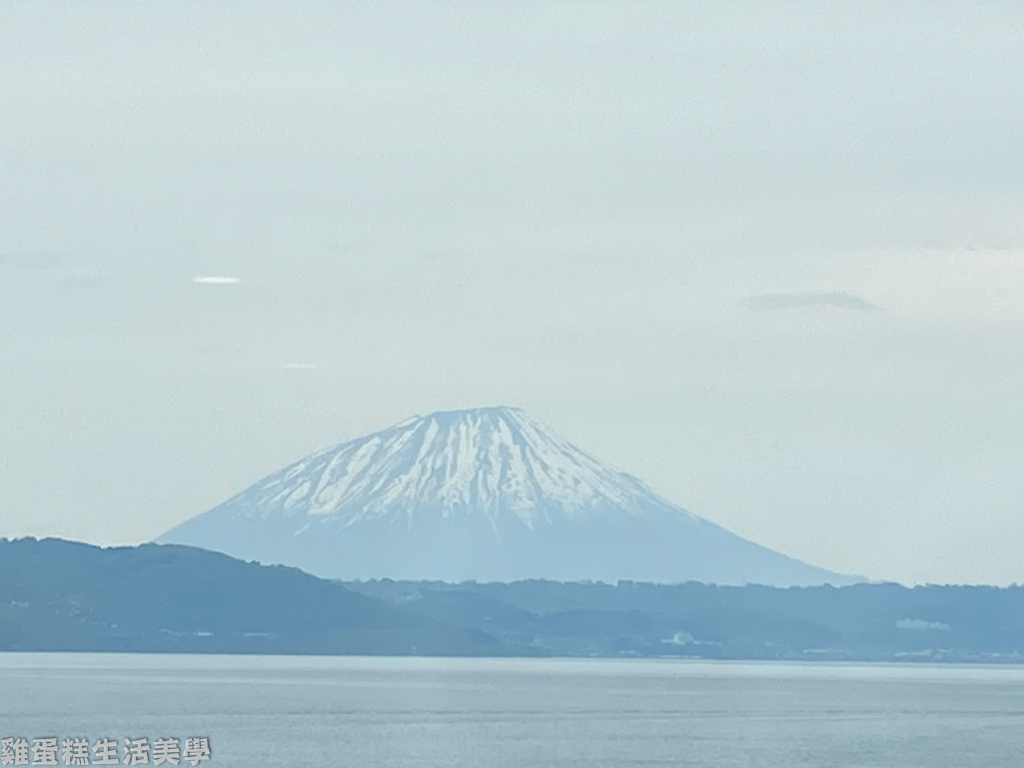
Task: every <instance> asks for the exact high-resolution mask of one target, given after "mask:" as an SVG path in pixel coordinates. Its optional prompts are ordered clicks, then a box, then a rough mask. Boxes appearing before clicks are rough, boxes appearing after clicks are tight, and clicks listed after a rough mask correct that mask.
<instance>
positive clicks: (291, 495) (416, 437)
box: [223, 406, 695, 528]
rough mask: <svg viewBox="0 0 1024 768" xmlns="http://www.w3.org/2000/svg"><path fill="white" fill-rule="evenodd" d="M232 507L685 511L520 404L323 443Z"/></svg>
mask: <svg viewBox="0 0 1024 768" xmlns="http://www.w3.org/2000/svg"><path fill="white" fill-rule="evenodd" d="M223 506H225V507H231V508H233V509H234V510H235V514H236V515H240V516H243V517H258V518H266V517H268V516H275V515H284V516H292V515H297V514H299V515H310V516H316V517H330V518H333V519H334V521H335V522H336V523H338V524H339V525H342V526H348V525H352V524H354V523H356V522H358V521H360V520H364V519H372V518H381V517H388V518H396V517H400V516H410V517H411V516H413V515H415V514H427V513H436V514H440V515H442V516H447V515H449V514H454V513H456V512H460V513H466V512H470V513H479V514H483V515H485V516H487V517H488V518H489V519H492V520H494V519H495V518H497V517H498V516H500V515H503V514H512V515H515V516H516V517H517V518H518V519H519V520H520V521H521V522H522V523H523V524H525V525H526V526H527V527H528V528H532V527H533V526H534V525H536V524H538V523H539V522H541V521H546V522H549V523H550V522H552V517H553V516H557V517H564V518H568V519H575V518H579V517H581V516H585V515H588V514H595V513H597V512H598V510H609V509H615V510H618V511H621V512H624V513H625V514H627V515H634V516H638V517H639V516H644V515H651V514H659V513H660V514H676V515H682V516H684V517H688V518H692V519H695V518H694V517H693V516H692V515H690V513H688V512H685V511H683V510H681V509H679V508H678V507H675V506H674V505H672V504H670V503H669V502H667V501H665V500H664V499H662V498H660V497H659V496H657V494H655V493H654V492H653V491H652V490H651V489H650V488H648V487H647V486H646V485H645V484H644V483H642V482H641V481H640V480H638V479H637V478H635V477H633V476H632V475H629V474H626V473H624V472H620V471H618V470H616V469H613V468H611V467H609V466H607V465H605V464H603V463H602V462H600V461H598V460H597V459H595V458H594V457H593V456H591V455H589V454H588V453H586V452H584V451H582V450H580V449H579V448H577V447H576V446H574V445H572V444H571V443H569V442H567V441H565V440H563V439H562V438H560V437H558V436H557V435H555V434H553V433H552V432H550V431H548V430H546V429H544V428H543V427H541V426H540V425H539V424H538V423H537V422H536V421H534V420H533V419H531V418H530V417H529V416H527V415H526V413H524V412H523V411H522V410H520V409H518V408H509V407H504V406H501V407H494V408H478V409H473V410H466V411H448V412H438V413H432V414H430V415H428V416H424V417H415V418H412V419H409V420H407V421H405V422H402V423H401V424H398V425H396V426H394V427H390V428H388V429H384V430H381V431H380V432H375V433H373V434H371V435H367V436H366V437H362V438H359V439H356V440H351V441H349V442H345V443H341V444H340V445H336V446H333V447H331V448H327V449H326V450H323V451H320V452H318V453H316V454H313V455H312V456H310V457H308V458H306V459H303V460H301V461H298V462H296V463H294V464H292V465H290V466H288V467H285V468H284V469H282V470H281V471H280V472H277V473H275V474H273V475H271V476H269V477H267V478H265V479H264V480H262V481H260V482H259V483H257V484H256V485H254V486H253V487H251V488H249V489H247V490H246V491H243V492H242V493H241V494H239V495H238V496H235V497H234V498H232V499H229V500H228V501H227V502H225V503H224V505H223Z"/></svg>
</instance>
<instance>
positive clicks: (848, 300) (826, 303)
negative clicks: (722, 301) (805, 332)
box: [743, 291, 881, 312]
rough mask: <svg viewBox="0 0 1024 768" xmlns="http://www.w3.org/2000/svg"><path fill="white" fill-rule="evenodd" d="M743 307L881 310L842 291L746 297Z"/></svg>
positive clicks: (855, 310) (761, 308)
mask: <svg viewBox="0 0 1024 768" xmlns="http://www.w3.org/2000/svg"><path fill="white" fill-rule="evenodd" d="M743 305H744V306H746V307H747V308H748V309H753V310H781V309H822V308H823V309H845V310H852V311H854V312H875V311H878V310H879V309H881V307H879V306H878V305H876V304H872V303H871V302H870V301H867V300H866V299H862V298H860V297H859V296H854V295H853V294H850V293H843V292H842V291H829V292H825V293H761V294H757V295H756V296H748V297H747V298H746V299H744V300H743Z"/></svg>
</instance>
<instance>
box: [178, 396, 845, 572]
mask: <svg viewBox="0 0 1024 768" xmlns="http://www.w3.org/2000/svg"><path fill="white" fill-rule="evenodd" d="M158 541H159V542H161V543H180V544H190V545H193V546H199V547H204V548H206V549H213V550H218V551H221V552H226V553H228V554H231V555H235V556H236V557H243V558H246V559H255V560H259V561H261V562H264V563H283V564H286V565H293V566H297V567H299V568H302V569H304V570H307V571H309V572H310V573H314V574H317V575H319V576H325V577H329V578H342V579H368V578H392V579H440V580H443V581H462V580H466V579H475V580H479V581H515V580H519V579H554V580H557V581H575V580H580V579H591V580H597V581H611V582H614V581H617V580H619V579H632V580H635V581H660V582H678V581H687V580H694V581H706V582H712V583H718V584H743V583H747V582H754V583H762V584H780V585H790V584H814V583H818V584H820V583H822V582H825V581H832V582H833V583H844V582H845V581H849V580H850V579H848V578H846V577H841V576H838V575H837V574H832V573H829V572H828V571H823V570H821V569H818V568H814V567H813V566H809V565H807V564H806V563H801V562H799V561H797V560H793V559H791V558H788V557H786V556H784V555H781V554H779V553H778V552H773V551H772V550H769V549H766V548H765V547H762V546H759V545H757V544H754V543H753V542H751V541H747V540H746V539H742V538H740V537H739V536H736V535H735V534H732V533H729V532H728V531H726V530H724V529H723V528H720V527H719V526H717V525H714V524H713V523H711V522H709V521H707V520H704V519H703V518H700V517H697V516H696V515H693V514H690V513H689V512H686V511H685V510H683V509H681V508H680V507H678V506H676V505H674V504H672V503H670V502H668V501H666V500H665V499H663V498H661V497H660V496H658V495H657V494H656V493H654V491H652V490H651V489H650V488H648V487H647V486H646V485H644V484H643V483H642V482H641V481H639V480H637V479H636V478H635V477H633V476H632V475H629V474H626V473H625V472H620V471H619V470H617V469H614V468H612V467H609V466H608V465H606V464H603V463H602V462H600V461H598V460H597V459H596V458H594V457H593V456H591V455H590V454H588V453H586V452H585V451H583V450H581V449H579V448H577V447H576V446H574V445H572V444H571V443H569V442H567V441H565V440H563V439H562V438H560V437H558V436H557V435H555V434H553V433H552V432H550V431H548V430H547V429H545V428H544V427H542V426H541V425H540V424H538V423H537V422H536V421H534V420H533V419H531V418H530V417H529V416H528V415H527V414H526V413H524V412H523V411H521V410H519V409H518V408H509V407H506V406H500V407H494V408H475V409H472V410H464V411H441V412H438V413H431V414H428V415H426V416H416V417H414V418H411V419H408V420H406V421H403V422H402V423H400V424H396V425H395V426H393V427H389V428H387V429H382V430H380V431H379V432H374V433H373V434H371V435H367V436H365V437H360V438H357V439H355V440H349V441H347V442H344V443H340V444H338V445H335V446H332V447H330V448H327V449H326V450H323V451H319V452H317V453H315V454H313V455H312V456H309V457H308V458H305V459H302V460H301V461H297V462H295V463H294V464H292V465H290V466H288V467H285V468H284V469H282V470H281V471H279V472H276V473H274V474H273V475H270V476H269V477H266V478H264V479H263V480H260V481H259V482H257V483H256V484H255V485H253V486H252V487H250V488H248V489H247V490H245V491H242V492H241V493H239V494H238V495H236V496H234V497H232V498H230V499H228V500H227V501H225V502H224V503H223V504H220V505H218V506H216V507H214V508H213V509H211V510H209V511H208V512H205V513H203V514H201V515H197V516H195V517H193V518H191V519H189V520H186V521H185V522H184V523H182V524H181V525H179V526H177V527H175V528H173V529H171V530H170V531H168V532H167V533H165V534H164V535H163V536H161V537H160V538H159V539H158Z"/></svg>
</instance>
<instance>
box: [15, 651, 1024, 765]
mask: <svg viewBox="0 0 1024 768" xmlns="http://www.w3.org/2000/svg"><path fill="white" fill-rule="evenodd" d="M0 690H2V691H3V696H2V697H0V730H3V731H4V733H3V734H2V735H3V736H4V737H6V736H11V735H17V736H24V737H26V738H28V739H30V740H31V739H32V738H33V737H44V736H53V735H58V736H59V737H60V738H64V737H67V736H82V735H88V736H89V737H90V739H91V740H95V739H97V738H99V737H101V736H107V737H110V738H115V739H118V740H119V741H120V742H122V743H123V741H124V739H125V738H126V737H132V738H135V737H140V736H148V737H149V739H150V741H152V740H153V739H155V738H158V737H164V736H177V737H180V738H185V737H187V736H208V737H209V738H210V744H211V747H212V753H213V758H212V760H211V761H210V762H209V763H201V765H209V766H211V768H212V767H213V766H217V767H218V768H240V767H241V766H273V765H282V766H294V767H295V768H305V767H306V766H323V765H331V766H353V768H355V767H356V766H358V767H359V768H377V767H378V766H381V767H388V768H390V767H392V766H394V767H396V768H397V767H398V766H422V767H423V768H434V767H435V766H446V767H448V766H474V767H475V768H513V767H515V768H520V767H525V766H557V767H558V768H569V767H572V768H576V767H579V768H582V767H583V766H588V767H593V766H606V767H607V768H620V767H621V766H693V767H694V768H697V767H698V766H700V767H704V766H709V765H714V766H716V767H718V768H732V767H733V766H737V767H738V766H744V767H752V768H760V767H762V766H763V767H764V768H788V767H790V766H793V767H795V766H815V768H869V767H871V768H874V767H877V768H919V767H921V766H928V768H962V767H963V766H984V767H985V768H1003V767H1004V766H1005V767H1007V768H1009V767H1010V766H1013V767H1014V768H1016V766H1019V765H1021V764H1022V763H1024V669H1018V668H1011V667H982V666H971V667H956V666H925V665H907V666H901V665H885V666H874V665H827V664H820V665H818V664H814V665H809V664H808V665H795V664H782V663H779V664H763V663H718V662H706V661H701V662H692V661H667V660H665V661H662V660H525V659H515V660H497V659H475V660H471V659H424V658H402V659H380V658H360V657H334V658H327V657H255V656H252V657H240V656H184V655H163V656H151V655H144V654H133V655H128V656H125V655H121V656H109V655H100V654H0Z"/></svg>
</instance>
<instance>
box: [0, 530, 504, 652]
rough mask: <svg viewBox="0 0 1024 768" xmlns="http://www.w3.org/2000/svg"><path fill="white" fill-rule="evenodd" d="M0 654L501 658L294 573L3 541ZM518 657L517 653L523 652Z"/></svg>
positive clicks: (224, 561)
mask: <svg viewBox="0 0 1024 768" xmlns="http://www.w3.org/2000/svg"><path fill="white" fill-rule="evenodd" d="M0 650H35V651H189V652H237V653H324V654H333V653H351V654H409V653H412V654H446V655H447V654H459V655H462V654H467V655H479V654H501V655H503V654H505V653H507V652H508V649H506V648H505V647H504V645H503V644H501V643H499V641H497V640H496V639H495V638H493V637H492V636H490V635H488V634H486V633H484V632H482V631H479V630H475V629H461V628H454V627H452V626H450V625H446V624H444V623H443V622H441V621H438V620H436V619H433V618H431V617H427V616H423V615H421V614H416V613H412V612H408V611H404V610H402V609H400V608H396V607H393V606H390V605H387V604H385V603H383V602H381V601H379V600H376V599H374V598H371V597H366V596H364V595H361V594H357V593H355V592H352V591H350V590H348V589H346V588H345V587H343V586H341V585H339V584H335V583H332V582H328V581H323V580H321V579H317V578H315V577H313V576H310V575H308V574H305V573H303V572H302V571H299V570H297V569H295V568H285V567H281V566H271V567H267V566H262V565H258V564H256V563H245V562H242V561H241V560H235V559H233V558H230V557H228V556H226V555H222V554H218V553H214V552H207V551H205V550H201V549H194V548H191V547H182V546H157V545H152V544H148V545H143V546H141V547H119V548H110V549H101V548H99V547H93V546H89V545H86V544H79V543H75V542H69V541H62V540H59V539H44V540H40V541H37V540H35V539H19V540H15V541H6V540H0ZM517 652H521V651H517Z"/></svg>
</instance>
